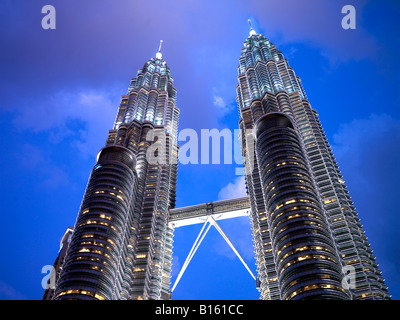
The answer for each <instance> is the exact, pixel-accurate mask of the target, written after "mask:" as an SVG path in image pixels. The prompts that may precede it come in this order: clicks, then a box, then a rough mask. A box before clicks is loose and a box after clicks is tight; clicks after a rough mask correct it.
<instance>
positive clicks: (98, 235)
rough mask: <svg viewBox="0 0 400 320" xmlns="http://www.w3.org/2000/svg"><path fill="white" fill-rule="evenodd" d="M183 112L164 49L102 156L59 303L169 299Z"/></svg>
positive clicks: (121, 113)
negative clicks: (172, 218) (170, 223)
mask: <svg viewBox="0 0 400 320" xmlns="http://www.w3.org/2000/svg"><path fill="white" fill-rule="evenodd" d="M178 117H179V109H178V108H177V107H176V89H175V88H174V86H173V78H172V76H171V74H170V70H169V68H168V66H167V64H166V63H165V61H164V60H163V59H162V55H161V53H160V52H158V53H157V55H156V57H155V58H152V59H150V60H149V61H148V62H146V64H145V65H144V67H143V68H142V69H140V70H139V71H138V74H137V77H136V78H133V79H132V81H131V83H130V86H129V89H128V93H127V94H126V95H124V96H122V99H121V103H120V106H119V110H118V113H117V117H116V120H115V124H114V128H113V129H112V130H110V131H109V134H108V138H107V142H106V146H105V148H103V149H102V150H101V151H100V152H99V155H98V159H97V163H96V165H95V166H94V168H93V170H92V174H91V176H90V178H89V182H88V185H87V188H86V192H85V195H84V198H83V201H82V205H81V208H80V211H79V214H78V218H77V221H76V224H75V228H74V232H73V235H72V239H71V243H70V245H69V249H68V252H67V256H66V258H65V262H64V265H63V269H62V272H61V275H60V279H59V280H58V282H57V288H56V292H55V297H54V298H55V299H107V300H108V299H162V298H168V293H169V288H170V273H171V260H172V236H173V234H172V229H171V228H170V227H169V226H168V215H169V209H171V208H173V207H174V206H175V193H176V175H177V155H178V147H177V144H176V137H177V128H178Z"/></svg>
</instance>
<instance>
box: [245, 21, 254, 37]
mask: <svg viewBox="0 0 400 320" xmlns="http://www.w3.org/2000/svg"><path fill="white" fill-rule="evenodd" d="M247 21H248V22H249V25H250V35H251V36H254V35H255V34H256V31H255V30H254V29H253V26H252V25H251V19H248V20H247Z"/></svg>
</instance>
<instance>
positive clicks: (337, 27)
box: [246, 0, 377, 62]
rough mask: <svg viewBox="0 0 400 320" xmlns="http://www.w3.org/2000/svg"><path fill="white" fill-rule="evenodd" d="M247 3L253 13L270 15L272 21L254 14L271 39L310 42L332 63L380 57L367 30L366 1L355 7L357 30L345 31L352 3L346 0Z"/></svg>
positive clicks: (253, 0) (276, 0)
mask: <svg viewBox="0 0 400 320" xmlns="http://www.w3.org/2000/svg"><path fill="white" fill-rule="evenodd" d="M246 4H247V6H248V8H249V9H250V10H251V11H253V12H258V13H260V12H265V13H266V15H268V18H266V16H265V15H262V14H257V15H254V20H255V21H254V23H253V25H256V27H255V29H256V31H258V32H260V30H259V29H262V31H264V35H265V36H266V37H268V38H273V39H277V40H278V42H281V43H293V42H308V43H310V44H312V45H313V46H315V47H318V48H319V49H320V50H321V52H322V53H323V54H324V55H325V56H326V57H327V58H329V60H330V61H331V62H333V61H346V60H349V59H356V60H358V59H363V58H371V57H372V58H373V57H375V56H376V53H377V43H376V40H375V38H374V37H373V36H372V35H371V34H369V33H368V32H367V31H366V30H365V28H364V27H363V25H364V21H363V13H364V11H365V10H367V9H368V8H367V6H366V4H367V1H366V0H359V1H357V3H356V4H354V6H355V9H356V29H355V30H344V29H343V28H342V26H341V22H342V19H343V17H344V16H345V14H342V7H343V6H344V5H347V4H349V3H348V1H345V0H339V1H320V0H307V1H298V0H269V1H256V0H249V1H247V2H246ZM257 28H258V30H257Z"/></svg>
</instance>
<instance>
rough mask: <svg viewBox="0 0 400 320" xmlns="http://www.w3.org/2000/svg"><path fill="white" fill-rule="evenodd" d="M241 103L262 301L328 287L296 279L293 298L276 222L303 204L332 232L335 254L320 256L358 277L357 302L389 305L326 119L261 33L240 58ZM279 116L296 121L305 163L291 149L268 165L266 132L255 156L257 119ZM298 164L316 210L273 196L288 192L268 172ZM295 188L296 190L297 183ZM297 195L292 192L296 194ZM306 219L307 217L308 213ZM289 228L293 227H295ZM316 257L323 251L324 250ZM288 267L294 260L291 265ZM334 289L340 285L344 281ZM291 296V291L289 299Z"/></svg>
mask: <svg viewBox="0 0 400 320" xmlns="http://www.w3.org/2000/svg"><path fill="white" fill-rule="evenodd" d="M237 103H238V107H239V113H240V120H239V126H240V129H241V132H242V135H241V140H242V154H243V158H244V163H246V161H247V164H248V165H249V162H251V161H252V159H253V158H254V162H255V164H252V165H251V163H250V165H249V167H250V169H249V170H248V171H247V175H246V186H247V191H248V195H249V200H250V205H251V209H252V210H251V222H252V229H253V238H254V243H255V254H256V263H257V271H258V277H259V279H260V281H261V287H260V291H261V298H262V299H287V298H289V299H290V298H293V299H296V298H300V297H302V296H306V295H312V292H313V291H315V293H316V294H317V295H318V291H319V290H321V287H322V286H325V287H326V285H324V284H318V283H317V282H312V281H311V282H310V283H309V284H306V283H304V284H302V285H299V283H296V280H293V281H294V283H293V284H292V287H293V288H295V290H292V289H289V291H288V292H287V287H286V285H287V281H285V280H284V279H283V277H284V275H283V274H282V269H281V267H282V266H281V264H282V261H283V260H282V259H284V257H282V254H283V253H284V252H286V251H287V250H288V249H287V248H285V245H284V243H281V245H277V241H278V240H277V239H276V236H277V231H276V228H277V226H278V225H279V224H278V223H277V222H276V221H275V218H276V217H275V215H276V209H277V208H278V207H279V206H280V205H282V204H283V205H285V204H291V205H293V206H296V207H297V208H298V209H299V210H300V205H302V206H303V207H304V208H306V207H308V209H307V210H310V209H311V207H315V209H316V211H315V213H312V215H315V214H317V216H318V217H317V216H313V217H312V218H311V216H310V219H308V220H309V221H308V223H313V224H314V226H315V230H317V229H319V228H317V227H316V226H317V225H319V224H321V227H322V229H323V230H324V231H323V232H324V233H329V235H328V234H326V237H327V239H328V240H327V241H328V242H329V249H328V248H324V249H323V250H324V251H325V252H324V253H323V254H322V253H321V255H320V258H321V257H322V256H324V257H325V258H324V259H328V260H330V258H332V259H333V260H335V261H336V259H338V261H337V262H338V264H337V267H339V269H340V268H341V269H342V276H345V274H346V272H348V270H351V272H353V276H354V277H355V278H354V279H355V283H354V285H353V286H352V287H351V288H350V291H351V292H350V294H351V298H352V299H389V298H390V295H389V294H388V291H387V287H386V285H385V284H384V280H383V278H382V275H381V272H380V270H379V268H378V265H377V263H376V260H375V257H374V255H373V253H372V250H371V248H370V245H369V243H368V241H367V238H366V236H365V233H364V230H363V229H362V225H361V223H360V219H359V217H358V215H357V213H356V211H355V208H354V205H353V202H352V201H351V199H350V196H349V193H348V191H347V188H346V185H345V182H344V180H343V177H342V175H341V173H340V170H339V168H338V165H337V163H336V160H335V158H334V156H333V153H332V151H331V148H330V146H329V143H328V141H327V139H326V136H325V133H324V131H323V129H322V126H321V124H320V121H319V119H318V114H317V112H316V111H315V110H314V109H313V108H311V105H310V102H309V101H308V99H307V97H306V94H305V91H304V89H303V87H302V84H301V81H300V78H299V77H298V76H297V75H296V74H295V72H294V70H293V68H291V67H290V65H289V63H288V61H287V60H286V59H285V57H284V56H283V54H282V53H281V52H280V51H279V50H278V49H277V48H276V47H275V46H274V45H273V44H272V43H271V42H270V41H269V40H268V39H266V38H265V37H264V36H262V35H260V34H257V33H256V32H255V31H254V30H253V29H251V32H250V35H249V37H248V38H247V39H246V41H245V42H244V46H243V48H242V52H241V55H240V58H239V66H238V85H237ZM274 113H281V114H283V115H285V116H286V117H287V119H289V120H290V123H291V125H292V126H293V130H292V131H294V132H295V133H296V136H297V137H298V139H299V141H298V142H299V145H298V146H297V147H296V148H301V151H299V152H300V153H303V155H304V158H303V157H301V158H302V159H301V160H300V159H299V155H300V153H299V154H298V155H293V156H292V159H290V157H289V154H290V152H289V151H288V153H287V154H286V155H285V152H283V153H282V154H281V158H279V157H278V153H279V152H277V153H276V155H274V157H275V156H276V159H275V160H274V159H272V160H271V161H272V162H268V163H266V159H270V157H272V155H270V154H268V155H267V154H266V153H265V152H267V151H266V150H265V149H264V148H263V145H266V144H268V143H269V142H268V140H266V138H265V137H263V141H262V142H261V141H259V139H261V136H262V132H260V133H259V137H258V138H257V137H256V146H257V148H256V149H257V150H256V151H257V152H256V157H253V158H252V157H251V155H252V153H253V152H254V147H252V143H251V140H252V139H253V138H254V137H253V135H252V134H250V137H249V132H251V130H258V131H260V130H261V128H255V126H256V123H257V121H259V119H261V118H262V117H265V115H272V114H274ZM260 126H261V124H260ZM261 127H262V126H261ZM282 130H283V129H282V128H281V127H279V126H276V128H275V131H276V135H274V136H273V135H272V133H270V135H271V139H272V140H276V139H278V140H277V141H279V133H278V132H279V131H282ZM261 131H262V130H261ZM283 137H284V133H283V132H282V135H281V138H282V139H283ZM249 138H250V139H249ZM296 139H297V138H296ZM249 141H250V142H249ZM271 143H272V142H271ZM281 143H283V141H282V142H281ZM278 144H279V143H278ZM289 144H290V143H289ZM283 147H284V146H283V145H282V148H283ZM293 148H294V147H293ZM296 148H294V149H296ZM278 149H279V148H278ZM294 149H293V150H294ZM288 157H289V158H288ZM295 162H296V163H297V165H296V166H299V165H300V166H301V167H304V168H305V170H306V171H309V173H310V175H309V176H308V175H307V177H306V176H304V175H303V174H300V175H298V178H299V179H300V180H299V181H301V182H302V184H303V185H302V186H300V185H298V186H296V188H297V187H299V188H303V189H310V190H311V189H312V190H313V191H312V193H313V200H312V205H311V202H309V200H307V202H305V203H298V202H299V201H300V200H301V199H302V196H300V195H299V194H297V195H296V194H295V195H292V196H291V197H289V198H290V199H289V198H285V202H283V203H282V204H278V206H277V207H274V206H275V203H273V198H274V197H279V196H280V195H279V192H278V194H276V191H277V190H278V189H282V188H283V186H284V183H283V182H282V181H280V180H282V179H281V178H280V177H278V176H277V177H271V176H268V174H267V172H266V171H268V170H275V171H276V172H277V173H276V174H277V175H278V172H279V168H278V166H280V165H284V167H285V168H288V167H289V166H292V167H293V165H294V163H295ZM281 168H282V167H281ZM298 169H299V168H297V170H298ZM295 171H296V170H295ZM270 183H271V184H270ZM291 183H292V187H293V186H294V185H293V181H292V182H291ZM274 184H278V185H277V186H276V189H274V190H272V188H273V187H272V186H273V185H274ZM271 187H272V188H271ZM281 191H283V189H282V190H281ZM292 191H293V190H292ZM305 191H306V190H304V192H305ZM290 192H291V191H290V190H289V194H290ZM315 195H316V196H317V197H315ZM304 199H306V198H303V200H304ZM271 203H272V204H273V205H271ZM281 210H282V209H281ZM312 210H313V209H312ZM301 215H303V216H304V213H302V214H301ZM289 217H291V218H293V222H294V221H295V220H296V219H297V217H296V215H290V216H288V217H287V218H286V219H289ZM299 218H300V216H299ZM314 218H318V219H317V220H315V219H314ZM280 219H281V218H280ZM312 221H314V222H312ZM287 223H288V224H289V222H287ZM288 227H289V226H288V225H285V224H280V230H279V231H278V233H279V232H282V233H284V230H286V229H287V228H288ZM322 229H321V230H322ZM285 232H286V231H285ZM329 238H330V240H329ZM332 245H333V247H332ZM294 247H295V248H294ZM294 247H293V248H292V250H291V251H290V252H287V255H288V256H289V255H292V256H293V258H295V257H296V256H299V254H298V253H296V251H297V250H298V251H301V246H294ZM313 247H314V249H312V246H308V245H305V246H304V249H305V250H315V245H313ZM283 250H285V251H283ZM314 252H315V253H316V251H314ZM327 252H329V254H327ZM312 255H313V254H311V253H310V254H309V255H306V256H307V258H310V259H313V257H312ZM328 256H329V257H330V258H329V257H328ZM303 258H304V257H303ZM303 258H302V259H300V256H299V258H297V260H292V262H291V268H296V267H295V266H296V265H298V266H299V269H298V271H299V272H300V271H301V264H302V263H303V261H304V259H303ZM284 261H286V260H285V259H284ZM314 261H315V260H314ZM335 277H337V275H335ZM290 279H292V278H290ZM293 279H294V278H293ZM283 286H285V287H283ZM334 286H337V283H336V284H335V285H334ZM289 292H291V293H290V294H289ZM288 294H289V295H288Z"/></svg>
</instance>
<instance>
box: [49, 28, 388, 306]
mask: <svg viewBox="0 0 400 320" xmlns="http://www.w3.org/2000/svg"><path fill="white" fill-rule="evenodd" d="M236 89H237V104H238V108H239V115H240V120H239V128H240V132H241V135H240V140H241V143H242V156H243V160H244V161H243V162H244V164H245V176H246V189H247V194H248V199H247V198H238V199H231V200H224V201H220V202H208V203H207V204H203V205H195V206H190V207H185V208H179V209H174V207H175V194H176V177H177V156H178V151H179V150H178V146H177V132H178V118H179V112H180V111H179V109H178V108H177V106H176V92H177V91H176V89H175V87H174V85H173V78H172V76H171V74H170V69H169V68H168V66H167V64H166V62H165V61H164V60H163V58H162V54H161V44H160V49H159V51H158V52H157V54H156V56H155V57H154V58H152V59H150V60H149V61H148V62H146V63H145V65H144V66H143V68H142V69H140V70H139V71H138V73H137V76H136V77H135V78H133V79H132V80H131V82H130V85H129V88H128V92H127V94H126V95H123V96H122V98H121V103H120V106H119V109H118V112H117V116H116V119H115V123H114V127H113V129H111V130H110V131H109V134H108V138H107V142H106V145H105V147H104V148H103V149H101V150H100V152H99V153H98V156H97V161H96V165H95V166H94V167H93V169H92V172H91V175H90V177H89V181H88V184H87V187H86V191H85V195H84V197H83V201H82V204H81V207H80V210H79V213H78V217H77V220H76V223H75V227H74V231H73V234H72V237H71V241H70V243H69V247H68V250H67V252H66V256H65V260H64V263H63V266H62V271H61V273H60V276H59V279H58V280H57V287H56V290H55V293H54V299H169V298H170V297H171V296H170V287H171V284H170V274H171V260H172V240H173V232H174V228H175V227H176V226H178V225H180V226H181V225H187V224H191V223H199V221H201V222H204V221H205V223H204V225H203V228H202V230H203V229H205V226H206V224H207V222H209V221H211V223H212V224H213V225H214V226H215V227H218V229H219V226H218V225H217V222H216V220H218V219H219V218H221V217H222V216H224V218H226V217H229V216H232V217H235V216H240V215H249V216H250V220H251V225H252V232H253V240H254V248H255V256H256V265H257V278H258V279H257V280H256V283H257V285H258V288H259V290H260V297H261V299H271V300H277V299H287V300H290V299H389V298H390V295H389V293H388V291H387V287H386V285H385V284H384V280H383V278H382V276H381V272H380V270H379V268H378V265H377V263H376V261H375V257H374V255H373V253H372V250H371V248H370V245H369V243H368V241H367V238H366V236H365V234H364V231H363V229H362V225H361V223H360V219H359V218H358V216H357V213H356V211H355V208H354V205H353V203H352V201H351V199H350V196H349V193H348V191H347V188H346V185H345V182H344V180H343V177H342V175H341V173H340V171H339V168H338V165H337V163H336V160H335V158H334V156H333V153H332V151H331V149H330V146H329V143H328V141H327V139H326V136H325V133H324V131H323V129H322V126H321V124H320V122H319V119H318V114H317V112H316V111H315V110H314V109H313V108H312V107H311V105H310V103H309V101H308V99H307V96H306V94H305V91H304V89H303V87H302V84H301V81H300V78H299V77H298V76H297V75H296V74H295V72H294V70H293V68H291V67H290V65H289V64H288V61H287V60H286V59H285V58H284V56H283V54H282V53H281V52H280V51H279V50H278V49H277V48H276V47H275V46H274V45H273V44H272V43H271V42H270V41H269V40H268V39H266V38H265V37H264V36H262V35H260V34H257V33H256V32H255V30H253V28H252V27H251V28H250V35H249V37H248V38H247V39H246V41H245V42H244V46H243V48H242V51H241V55H240V58H239V66H238V85H237V88H236ZM194 221H195V222H194ZM209 227H210V226H209ZM209 227H208V228H207V229H206V230H207V231H208V229H209ZM207 231H206V232H207ZM219 232H220V233H221V234H223V232H222V231H221V230H220V229H219ZM223 235H224V234H223ZM199 237H200V235H199ZM203 237H204V236H203ZM203 237H202V238H203ZM224 237H225V235H224ZM200 242H201V241H200ZM195 250H197V247H196V248H193V251H191V253H190V254H189V258H190V259H191V257H192V256H193V254H194V252H195ZM190 259H188V261H190ZM186 266H187V264H186V262H185V268H186ZM183 270H184V268H183ZM180 276H181V274H180Z"/></svg>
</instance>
